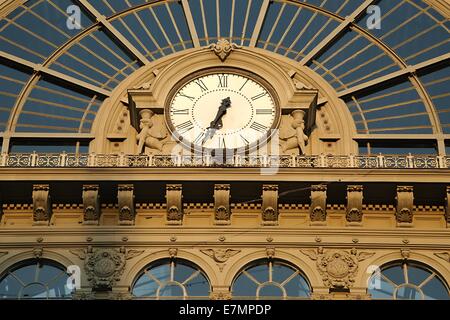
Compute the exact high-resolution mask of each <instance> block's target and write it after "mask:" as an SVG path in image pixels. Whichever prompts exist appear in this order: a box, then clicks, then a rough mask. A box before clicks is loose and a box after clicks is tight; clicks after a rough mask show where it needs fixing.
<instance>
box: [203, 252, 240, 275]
mask: <svg viewBox="0 0 450 320" xmlns="http://www.w3.org/2000/svg"><path fill="white" fill-rule="evenodd" d="M200 251H201V252H202V253H204V254H206V255H207V256H209V257H211V258H212V259H213V260H214V261H215V262H217V266H218V267H219V270H220V272H222V271H223V268H224V267H225V262H227V261H228V259H230V258H231V257H233V256H235V255H236V254H238V253H239V252H241V250H234V249H201V250H200Z"/></svg>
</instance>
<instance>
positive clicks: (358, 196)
mask: <svg viewBox="0 0 450 320" xmlns="http://www.w3.org/2000/svg"><path fill="white" fill-rule="evenodd" d="M362 202H363V186H361V185H355V186H347V214H346V219H347V222H350V223H361V222H362Z"/></svg>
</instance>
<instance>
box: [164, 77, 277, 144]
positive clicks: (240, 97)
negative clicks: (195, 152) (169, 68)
mask: <svg viewBox="0 0 450 320" xmlns="http://www.w3.org/2000/svg"><path fill="white" fill-rule="evenodd" d="M277 112H278V109H277V105H276V102H275V99H274V97H273V96H272V94H271V93H270V91H269V90H268V88H266V87H265V86H263V85H261V84H260V82H259V81H256V80H254V79H253V78H252V77H251V76H246V75H241V74H238V73H231V72H229V73H227V72H220V73H210V74H207V75H203V76H200V77H197V78H195V79H193V80H190V81H188V82H187V83H185V84H184V85H182V86H181V87H180V88H179V89H178V90H177V91H176V92H175V94H174V95H173V98H172V100H171V101H170V105H169V109H168V122H169V125H170V126H171V127H172V130H174V131H175V133H176V135H177V136H178V137H179V139H180V140H182V141H183V142H184V143H187V144H190V145H193V146H194V147H197V148H198V147H200V148H207V149H217V148H223V149H224V148H226V149H237V148H246V147H250V146H252V145H254V144H255V143H257V142H261V141H263V140H265V139H266V138H267V137H268V133H269V131H270V129H272V128H273V127H274V125H275V124H276V121H277V119H278V116H277Z"/></svg>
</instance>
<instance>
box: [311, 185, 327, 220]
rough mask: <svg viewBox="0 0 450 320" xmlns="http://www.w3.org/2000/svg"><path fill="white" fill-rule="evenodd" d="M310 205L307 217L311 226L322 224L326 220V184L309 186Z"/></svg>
mask: <svg viewBox="0 0 450 320" xmlns="http://www.w3.org/2000/svg"><path fill="white" fill-rule="evenodd" d="M310 198H311V206H310V207H309V217H310V219H311V225H312V226H324V225H326V221H327V186H326V185H322V184H320V185H312V186H311V197H310Z"/></svg>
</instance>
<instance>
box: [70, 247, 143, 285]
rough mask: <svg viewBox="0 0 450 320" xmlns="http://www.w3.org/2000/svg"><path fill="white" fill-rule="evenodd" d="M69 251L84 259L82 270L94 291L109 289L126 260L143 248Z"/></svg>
mask: <svg viewBox="0 0 450 320" xmlns="http://www.w3.org/2000/svg"><path fill="white" fill-rule="evenodd" d="M70 252H71V253H72V254H73V255H75V256H77V257H78V258H80V259H81V260H84V271H85V272H86V275H87V278H88V281H90V282H91V284H92V289H93V290H94V291H104V290H110V289H111V288H112V287H113V286H114V284H115V283H116V282H117V281H120V278H121V276H122V274H123V272H124V270H125V265H126V261H127V260H129V259H132V258H134V257H137V256H139V255H141V254H142V253H143V252H144V251H143V250H126V249H125V248H124V247H122V248H120V249H112V248H101V249H93V248H92V247H90V246H89V247H88V248H87V249H76V250H70Z"/></svg>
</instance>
